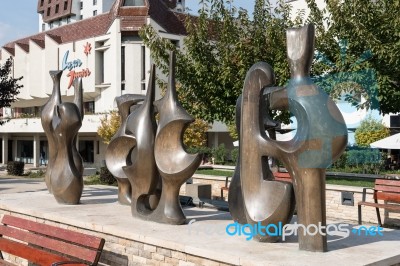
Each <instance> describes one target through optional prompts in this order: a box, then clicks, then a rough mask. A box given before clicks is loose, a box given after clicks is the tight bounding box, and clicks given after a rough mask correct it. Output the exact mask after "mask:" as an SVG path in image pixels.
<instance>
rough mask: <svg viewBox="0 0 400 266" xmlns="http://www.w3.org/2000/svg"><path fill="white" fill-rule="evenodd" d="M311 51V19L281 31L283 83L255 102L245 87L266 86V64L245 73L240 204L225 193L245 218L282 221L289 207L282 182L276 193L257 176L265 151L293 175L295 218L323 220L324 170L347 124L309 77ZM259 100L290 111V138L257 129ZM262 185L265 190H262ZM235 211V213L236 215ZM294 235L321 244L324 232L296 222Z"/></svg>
mask: <svg viewBox="0 0 400 266" xmlns="http://www.w3.org/2000/svg"><path fill="white" fill-rule="evenodd" d="M313 51H314V26H313V25H307V26H304V27H302V28H297V29H289V30H288V31H287V53H288V60H289V65H290V71H291V80H290V82H289V85H288V86H287V87H286V88H283V89H277V88H266V89H265V90H264V91H263V94H264V95H265V96H266V99H267V102H266V103H264V102H260V98H261V95H262V94H261V93H258V94H257V93H255V91H254V93H251V90H252V89H254V88H255V89H257V88H258V89H260V90H262V88H261V87H262V86H268V85H269V86H271V85H272V84H273V82H272V80H273V78H272V69H270V67H269V66H268V65H266V64H263V63H258V64H256V65H254V66H253V67H252V68H251V69H250V70H249V72H248V75H247V77H246V81H245V85H244V90H243V100H242V103H241V105H242V106H241V107H242V113H241V123H242V124H241V126H242V127H241V130H240V158H241V159H240V163H239V164H238V167H240V180H241V189H238V187H239V186H238V185H236V189H237V190H239V192H241V193H242V195H241V196H242V198H243V199H242V200H243V202H244V207H243V206H241V205H240V204H241V202H240V201H239V200H238V197H236V199H235V195H230V197H232V196H233V197H234V199H232V204H231V202H230V207H233V208H235V206H238V208H239V209H240V208H242V209H243V212H244V213H245V215H246V221H247V223H254V222H255V221H257V220H261V219H262V218H264V217H265V216H266V214H267V215H268V214H270V215H271V217H274V216H277V217H278V218H277V219H272V218H271V219H270V220H271V221H272V222H275V223H276V221H280V222H282V223H284V222H286V221H288V218H289V217H290V211H291V210H292V209H293V207H294V201H292V200H291V197H290V193H289V190H290V188H289V186H288V185H279V186H280V188H278V189H279V190H280V191H281V193H278V194H276V193H275V191H274V190H273V189H272V188H273V187H275V186H277V185H276V184H277V183H278V182H276V181H275V182H274V181H266V180H263V178H264V179H268V177H266V176H265V175H262V173H264V172H265V171H266V170H265V168H263V166H262V156H269V157H273V158H277V159H279V160H280V161H281V162H282V163H283V164H284V166H285V167H286V169H287V170H288V172H289V174H290V176H291V178H292V180H293V187H294V193H295V199H296V204H297V216H298V223H299V224H302V225H304V226H305V227H308V226H310V225H315V226H318V225H320V226H326V214H325V204H326V203H325V171H326V167H328V166H329V165H330V164H331V163H333V162H334V161H335V160H336V159H337V158H338V157H339V156H340V154H341V153H342V152H343V151H344V149H345V147H346V144H347V128H346V124H345V122H344V119H343V117H342V115H341V113H340V111H339V109H338V108H337V106H336V105H335V103H334V102H333V101H332V100H331V99H330V98H329V96H328V95H327V94H326V93H325V92H324V91H322V90H321V89H320V88H318V87H317V86H315V85H314V84H313V82H312V81H311V79H310V74H309V73H310V67H311V63H312V58H313ZM260 71H261V72H260ZM263 105H264V106H265V107H264V108H270V109H288V110H290V112H291V113H292V114H293V115H294V116H295V117H296V119H297V121H298V129H297V132H296V135H295V136H294V137H293V139H292V140H290V141H276V140H273V139H271V138H269V137H268V136H266V135H265V133H263V132H264V128H263V127H262V126H261V125H262V119H261V118H260V117H259V113H262V112H263V111H262V108H263ZM251 119H254V120H255V121H254V120H253V121H251ZM249 120H250V121H249ZM243 123H246V124H243ZM254 151H255V152H254ZM254 165H256V167H253V166H254ZM267 170H268V169H267ZM266 172H268V171H266ZM270 187H271V188H270ZM271 190H272V191H271ZM267 191H270V194H268V195H265V194H263V192H267ZM233 203H235V204H236V205H233ZM288 203H290V204H289V205H288ZM279 204H282V205H281V206H285V205H286V206H287V207H286V209H280V208H278V207H277V206H278V205H279ZM240 214H241V212H237V213H236V214H235V215H236V217H237V220H239V221H240ZM298 235H299V247H300V249H301V250H309V251H322V252H323V251H326V250H327V240H326V234H325V233H324V232H323V231H322V233H321V232H317V233H316V234H315V235H306V234H305V233H304V232H303V230H302V228H301V227H300V230H299V232H298ZM259 240H266V241H275V240H276V238H268V237H264V238H262V237H259Z"/></svg>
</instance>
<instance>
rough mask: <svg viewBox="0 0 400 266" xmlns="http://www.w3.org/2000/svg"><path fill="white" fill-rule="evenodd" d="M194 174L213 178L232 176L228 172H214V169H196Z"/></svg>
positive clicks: (230, 172) (231, 173) (231, 172)
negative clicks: (212, 176)
mask: <svg viewBox="0 0 400 266" xmlns="http://www.w3.org/2000/svg"><path fill="white" fill-rule="evenodd" d="M196 174H201V175H214V176H232V175H233V171H230V170H214V169H198V170H197V171H196Z"/></svg>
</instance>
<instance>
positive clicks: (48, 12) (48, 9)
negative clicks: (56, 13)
mask: <svg viewBox="0 0 400 266" xmlns="http://www.w3.org/2000/svg"><path fill="white" fill-rule="evenodd" d="M50 10H51V8H50V7H49V8H47V16H50Z"/></svg>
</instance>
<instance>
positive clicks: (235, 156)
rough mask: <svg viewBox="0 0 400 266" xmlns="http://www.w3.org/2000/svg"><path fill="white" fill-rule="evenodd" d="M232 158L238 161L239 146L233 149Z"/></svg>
mask: <svg viewBox="0 0 400 266" xmlns="http://www.w3.org/2000/svg"><path fill="white" fill-rule="evenodd" d="M231 158H232V161H233V162H234V163H236V162H237V159H238V158H239V148H238V147H235V148H233V149H232V150H231Z"/></svg>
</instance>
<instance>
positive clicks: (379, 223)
mask: <svg viewBox="0 0 400 266" xmlns="http://www.w3.org/2000/svg"><path fill="white" fill-rule="evenodd" d="M375 209H376V216H377V217H378V225H379V226H382V221H381V213H380V212H379V208H375Z"/></svg>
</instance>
